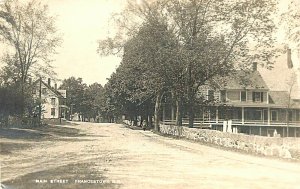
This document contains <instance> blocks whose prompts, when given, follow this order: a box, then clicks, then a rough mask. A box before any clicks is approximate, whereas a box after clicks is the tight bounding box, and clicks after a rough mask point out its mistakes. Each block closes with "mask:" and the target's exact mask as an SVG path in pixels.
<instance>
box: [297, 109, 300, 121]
mask: <svg viewBox="0 0 300 189" xmlns="http://www.w3.org/2000/svg"><path fill="white" fill-rule="evenodd" d="M296 121H300V110H297V112H296Z"/></svg>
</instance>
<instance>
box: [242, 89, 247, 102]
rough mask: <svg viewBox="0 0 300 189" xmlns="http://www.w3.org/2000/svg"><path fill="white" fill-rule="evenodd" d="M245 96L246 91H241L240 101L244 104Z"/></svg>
mask: <svg viewBox="0 0 300 189" xmlns="http://www.w3.org/2000/svg"><path fill="white" fill-rule="evenodd" d="M246 99H247V94H246V91H241V101H242V102H246V101H247V100H246Z"/></svg>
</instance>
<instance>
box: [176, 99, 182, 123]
mask: <svg viewBox="0 0 300 189" xmlns="http://www.w3.org/2000/svg"><path fill="white" fill-rule="evenodd" d="M176 125H178V126H182V99H181V97H178V98H177V99H176Z"/></svg>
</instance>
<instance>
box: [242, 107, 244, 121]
mask: <svg viewBox="0 0 300 189" xmlns="http://www.w3.org/2000/svg"><path fill="white" fill-rule="evenodd" d="M244 123H245V108H244V107H242V124H243V125H244Z"/></svg>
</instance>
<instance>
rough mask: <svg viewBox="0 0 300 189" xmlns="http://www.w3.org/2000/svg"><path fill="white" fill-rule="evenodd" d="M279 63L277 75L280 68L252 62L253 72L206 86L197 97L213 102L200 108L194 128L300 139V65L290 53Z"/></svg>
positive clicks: (281, 58) (235, 75)
mask: <svg viewBox="0 0 300 189" xmlns="http://www.w3.org/2000/svg"><path fill="white" fill-rule="evenodd" d="M278 60H279V61H277V62H276V63H275V65H274V67H275V68H276V67H277V68H278V67H279V70H278V73H277V75H274V74H276V71H277V69H275V70H267V71H265V70H263V69H262V70H263V71H261V70H259V69H258V66H257V64H256V63H253V70H252V71H250V72H246V71H241V70H240V71H237V72H236V73H234V74H232V75H231V76H228V77H226V78H222V79H221V80H220V81H215V82H214V84H208V85H205V86H203V87H202V88H201V89H200V91H199V93H198V95H199V96H202V98H204V99H206V100H207V101H208V102H209V101H211V102H213V103H208V104H210V105H206V106H200V107H199V108H198V109H197V112H196V119H195V126H196V127H202V128H209V129H215V130H221V131H224V132H234V133H245V134H250V135H261V136H284V137H286V136H289V137H300V95H299V93H300V90H299V87H298V82H299V81H298V80H299V78H297V77H299V75H300V73H299V72H300V70H299V68H300V65H299V67H298V65H297V63H298V62H297V63H296V61H295V62H294V65H293V63H292V60H291V53H290V51H289V50H287V52H286V53H285V54H283V55H282V56H281V57H280V58H279V59H278ZM286 62H287V63H286ZM292 73H296V74H295V78H293V80H294V82H292V83H291V82H288V81H287V79H290V78H291V75H292ZM297 74H298V75H297ZM270 76H271V78H273V79H270ZM283 77H284V79H282V78H283ZM282 83H284V84H285V86H284V87H283V85H282ZM287 83H288V84H287ZM272 84H274V85H273V86H272ZM278 86H280V87H278ZM276 87H277V88H276ZM165 114H166V113H165ZM164 117H166V116H164ZM166 119H168V117H166ZM167 122H168V121H165V123H167ZM183 122H184V123H185V120H184V121H183Z"/></svg>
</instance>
